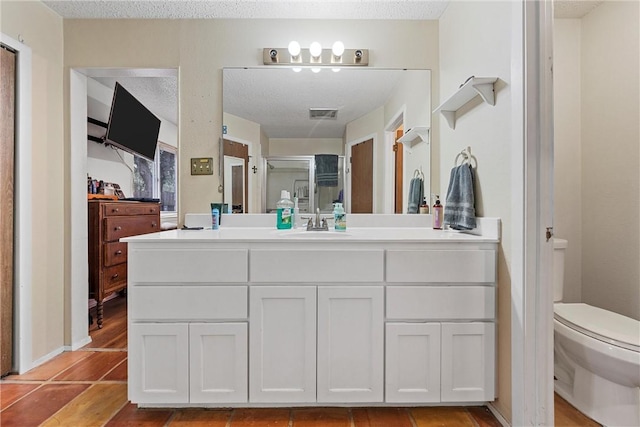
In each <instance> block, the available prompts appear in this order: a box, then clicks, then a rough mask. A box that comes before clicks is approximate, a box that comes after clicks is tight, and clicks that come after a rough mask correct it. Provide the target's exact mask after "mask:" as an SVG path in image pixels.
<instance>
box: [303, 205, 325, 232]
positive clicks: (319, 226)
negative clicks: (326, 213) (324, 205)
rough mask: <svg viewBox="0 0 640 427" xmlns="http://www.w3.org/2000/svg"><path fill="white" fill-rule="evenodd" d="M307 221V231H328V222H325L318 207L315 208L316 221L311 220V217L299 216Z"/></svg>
mask: <svg viewBox="0 0 640 427" xmlns="http://www.w3.org/2000/svg"><path fill="white" fill-rule="evenodd" d="M301 218H302V219H304V220H308V221H307V231H329V224H327V218H326V217H325V218H323V217H322V216H320V208H317V209H316V221H315V223H314V222H313V218H312V217H301Z"/></svg>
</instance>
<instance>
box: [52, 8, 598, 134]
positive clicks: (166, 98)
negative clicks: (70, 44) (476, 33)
mask: <svg viewBox="0 0 640 427" xmlns="http://www.w3.org/2000/svg"><path fill="white" fill-rule="evenodd" d="M449 1H450V0H333V1H322V0H297V1H294V0H289V1H285V0H199V1H191V0H171V1H156V0H143V1H134V0H115V1H113V0H101V1H96V0H45V1H44V3H45V4H46V5H48V6H49V7H50V8H51V9H52V10H54V11H55V12H56V13H58V14H59V15H60V16H62V17H64V18H76V19H83V18H94V19H123V18H149V19H151V18H155V19H188V18H199V19H215V18H220V19H224V18H226V19H231V18H247V19H270V18H280V19H283V18H285V19H287V18H290V19H305V18H306V19H418V20H425V19H436V20H437V19H438V18H439V17H440V16H441V15H442V13H443V12H444V11H445V9H446V7H447V4H448V3H449ZM601 3H603V1H602V0H600V1H589V0H558V1H555V2H554V14H555V17H556V18H582V17H583V16H584V15H586V14H588V13H589V12H591V11H592V10H593V9H594V8H595V7H597V6H598V5H599V4H601ZM325 71H326V70H325ZM320 74H322V76H323V77H325V76H328V75H329V74H330V73H327V72H325V73H324V74H323V73H320ZM338 74H340V73H338ZM346 74H347V73H344V74H342V75H341V78H344V77H346ZM316 78H317V77H316ZM96 80H98V81H100V82H101V83H102V84H104V85H105V86H108V87H110V88H113V87H114V85H115V81H116V79H115V78H109V77H100V78H96ZM117 80H118V81H119V82H120V83H121V84H123V85H124V86H125V88H127V89H128V90H129V91H130V92H131V93H132V94H133V95H134V96H135V97H136V98H138V99H139V100H140V101H141V102H142V103H143V104H145V105H146V106H147V107H148V108H149V109H150V110H151V111H153V112H154V113H155V114H156V115H158V116H160V117H162V118H165V119H167V120H169V121H171V122H173V123H177V116H178V113H177V110H178V82H177V78H176V77H125V78H122V77H121V78H118V79H117ZM254 83H255V82H254ZM360 83H362V82H361V81H359V80H357V81H356V82H353V83H350V85H345V87H347V88H348V87H356V85H358V84H360ZM226 84H227V82H225V85H226ZM369 87H377V88H380V89H383V88H382V86H380V85H379V84H378V83H375V85H374V86H369ZM263 88H264V86H263V87H262V89H261V88H260V87H254V88H248V87H244V88H241V87H235V88H233V89H232V88H228V89H227V90H225V94H227V93H231V92H230V91H233V93H239V92H238V91H244V92H252V91H253V92H252V93H262V96H261V97H260V98H258V99H257V100H256V102H258V103H260V102H263V101H266V100H270V103H271V104H270V109H271V111H272V112H273V111H280V112H281V114H272V116H271V120H270V121H269V122H268V124H267V122H266V121H265V120H264V119H263V118H259V117H254V118H253V119H252V120H253V121H255V122H257V123H265V126H267V127H269V132H270V133H271V134H272V135H274V136H273V137H285V136H282V135H285V134H286V132H281V130H282V129H283V128H284V126H285V125H284V122H287V120H288V119H287V117H289V116H288V114H284V113H283V111H284V110H282V108H284V107H280V108H278V107H275V105H276V103H275V102H276V101H277V100H278V99H282V100H284V99H285V98H287V97H286V96H285V95H286V94H287V91H285V90H280V91H279V92H270V93H264V92H262V90H263ZM368 92H369V91H366V90H361V91H358V92H355V91H354V92H349V91H348V89H345V90H344V92H343V93H345V94H346V93H348V94H349V95H350V96H351V97H352V98H351V99H355V97H356V96H358V94H362V93H364V94H365V95H366V96H373V94H369V93H368ZM376 92H380V95H381V96H385V92H384V90H379V91H376ZM327 94H328V93H327V92H325V93H324V95H327ZM322 99H323V101H322V102H320V101H319V102H318V105H315V106H316V107H340V106H341V105H343V106H344V105H346V102H345V101H344V100H345V97H344V96H342V95H341V93H335V94H333V95H332V97H326V96H325V97H324V98H322ZM331 100H332V101H331ZM233 101H235V100H233ZM376 102H378V101H377V100H372V99H365V100H362V102H358V103H356V104H357V105H365V104H366V103H376ZM231 104H232V100H231V99H230V98H226V99H225V109H226V107H227V106H229V108H234V111H236V112H235V113H234V114H236V115H242V114H240V112H239V111H237V110H235V107H231ZM320 104H326V105H320ZM371 105H373V104H371ZM298 113H299V110H298ZM347 114H348V112H347V111H345V110H343V111H341V113H340V114H339V120H338V121H336V122H334V123H333V125H330V124H329V123H328V122H327V123H315V124H314V126H315V128H314V129H313V128H308V129H307V130H306V131H307V134H311V133H317V132H318V131H319V130H320V129H321V128H325V127H326V128H327V132H328V133H329V134H331V135H337V133H339V130H338V128H339V121H342V120H344V118H345V116H346V115H347ZM356 114H357V113H356ZM280 120H282V123H280V124H277V123H278V121H280ZM289 124H290V125H291V123H289ZM330 128H333V129H331V130H330ZM278 129H280V130H278ZM301 132H302V131H301ZM289 133H291V132H289Z"/></svg>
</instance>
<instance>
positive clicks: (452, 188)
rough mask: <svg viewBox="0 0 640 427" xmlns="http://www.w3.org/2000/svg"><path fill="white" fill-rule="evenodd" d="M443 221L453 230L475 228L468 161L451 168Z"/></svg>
mask: <svg viewBox="0 0 640 427" xmlns="http://www.w3.org/2000/svg"><path fill="white" fill-rule="evenodd" d="M444 223H445V224H448V225H449V226H450V227H451V228H453V229H454V230H472V229H474V228H476V208H475V199H474V195H473V169H472V168H471V165H469V164H468V163H463V164H462V165H460V166H456V167H454V168H453V169H451V175H450V177H449V189H448V190H447V198H446V200H445V204H444Z"/></svg>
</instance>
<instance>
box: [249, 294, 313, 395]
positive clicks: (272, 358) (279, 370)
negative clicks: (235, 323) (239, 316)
mask: <svg viewBox="0 0 640 427" xmlns="http://www.w3.org/2000/svg"><path fill="white" fill-rule="evenodd" d="M249 316H250V318H251V328H250V330H249V349H250V351H249V401H250V402H252V403H256V402H258V403H274V402H281V403H287V402H296V403H311V402H315V401H316V288H315V287H314V286H256V287H255V288H253V287H252V288H251V296H250V300H249Z"/></svg>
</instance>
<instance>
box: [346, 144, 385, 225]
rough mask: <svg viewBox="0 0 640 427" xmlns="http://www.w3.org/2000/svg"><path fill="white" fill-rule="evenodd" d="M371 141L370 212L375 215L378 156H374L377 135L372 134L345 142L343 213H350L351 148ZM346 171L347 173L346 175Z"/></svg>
mask: <svg viewBox="0 0 640 427" xmlns="http://www.w3.org/2000/svg"><path fill="white" fill-rule="evenodd" d="M370 139H372V140H373V169H372V174H373V179H372V181H373V188H372V190H371V191H373V195H372V197H371V204H372V206H371V210H372V211H373V212H372V213H376V206H377V193H378V183H377V182H376V172H377V171H378V168H377V167H376V165H377V162H378V159H377V158H378V156H377V155H376V151H377V150H376V148H377V147H378V142H377V141H378V134H377V133H372V134H369V135H367V136H364V137H362V138H358V139H354V140H352V141H349V142H347V144H346V145H345V150H344V151H345V157H344V171H345V177H346V181H347V182H346V183H345V186H346V189H345V194H344V201H345V202H346V206H345V207H344V208H345V211H346V212H347V213H351V149H352V148H353V146H354V145H358V144H360V143H361V142H365V141H368V140H370ZM347 170H348V171H349V172H348V173H347Z"/></svg>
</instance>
